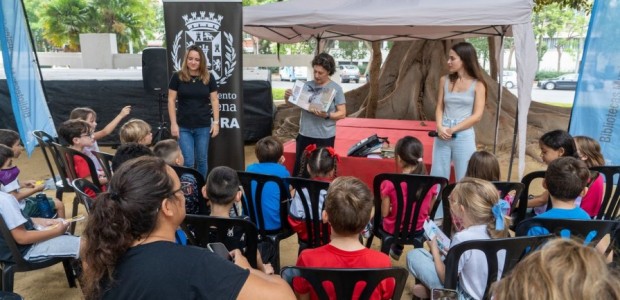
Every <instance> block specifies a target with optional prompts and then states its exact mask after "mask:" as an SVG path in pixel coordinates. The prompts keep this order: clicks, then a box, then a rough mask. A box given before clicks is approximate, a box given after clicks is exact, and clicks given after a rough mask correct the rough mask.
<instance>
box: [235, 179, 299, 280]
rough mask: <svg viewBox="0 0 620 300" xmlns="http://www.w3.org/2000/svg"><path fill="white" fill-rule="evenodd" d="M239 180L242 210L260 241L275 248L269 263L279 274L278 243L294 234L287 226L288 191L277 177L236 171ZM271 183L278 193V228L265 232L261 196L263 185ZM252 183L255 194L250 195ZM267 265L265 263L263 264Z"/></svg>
mask: <svg viewBox="0 0 620 300" xmlns="http://www.w3.org/2000/svg"><path fill="white" fill-rule="evenodd" d="M237 175H239V180H240V181H241V185H242V187H243V192H244V193H243V196H244V199H243V201H241V202H242V204H243V210H244V212H245V214H246V215H248V216H249V217H250V219H251V220H252V222H254V224H256V225H257V227H258V233H259V234H260V236H261V238H262V239H267V240H268V241H269V242H271V243H272V244H273V246H274V248H275V254H274V261H273V262H271V265H272V266H273V269H274V271H275V272H276V273H279V272H280V241H281V240H283V239H286V238H288V237H290V236H291V235H293V234H294V232H293V230H291V227H290V226H289V224H288V220H287V217H288V201H289V198H290V194H289V189H288V188H287V187H286V186H285V185H284V181H283V180H282V178H280V177H278V176H272V175H265V174H258V173H252V172H243V171H237ZM268 182H273V183H275V184H277V186H278V189H279V192H280V199H279V201H280V228H279V229H275V230H265V219H264V217H263V206H262V194H263V188H264V187H265V184H266V183H268ZM252 183H254V184H255V185H256V188H255V192H254V193H252ZM264 263H267V262H264Z"/></svg>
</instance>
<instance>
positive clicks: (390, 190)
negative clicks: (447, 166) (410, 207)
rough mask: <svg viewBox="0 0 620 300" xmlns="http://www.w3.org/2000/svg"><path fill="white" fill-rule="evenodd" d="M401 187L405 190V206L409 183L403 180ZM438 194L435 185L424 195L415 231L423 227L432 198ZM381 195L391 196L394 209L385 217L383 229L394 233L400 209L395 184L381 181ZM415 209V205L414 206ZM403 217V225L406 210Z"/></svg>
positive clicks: (391, 204)
mask: <svg viewBox="0 0 620 300" xmlns="http://www.w3.org/2000/svg"><path fill="white" fill-rule="evenodd" d="M400 188H401V189H402V191H403V201H404V202H403V203H404V205H405V206H407V183H405V182H402V183H401V184H400ZM436 195H437V187H436V186H433V187H431V189H430V190H429V191H428V193H426V196H424V199H423V200H422V207H421V208H420V213H419V215H418V220H417V222H416V227H415V231H418V230H422V229H423V225H424V220H426V219H428V215H429V213H430V209H431V207H430V206H431V199H432V198H433V197H434V196H436ZM381 197H388V198H390V206H391V207H392V209H390V213H389V214H388V215H387V216H386V217H385V218H383V230H385V231H386V232H388V233H391V234H393V233H394V225H395V224H396V211H397V210H398V203H397V201H396V188H395V187H394V184H393V183H392V182H391V181H387V180H386V181H384V182H382V183H381ZM419 203H420V202H418V205H419ZM414 209H415V206H414ZM375 213H376V212H375ZM411 217H412V218H413V213H412V214H411ZM402 218H403V219H402V220H401V226H402V223H403V222H402V221H404V220H405V214H404V212H403V215H402ZM401 229H402V227H401Z"/></svg>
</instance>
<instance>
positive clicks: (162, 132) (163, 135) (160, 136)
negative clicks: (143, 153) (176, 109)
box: [152, 92, 170, 145]
mask: <svg viewBox="0 0 620 300" xmlns="http://www.w3.org/2000/svg"><path fill="white" fill-rule="evenodd" d="M165 96H166V94H165V93H161V92H160V93H158V96H157V104H158V109H159V124H157V131H156V132H155V134H154V135H153V143H152V144H153V145H155V144H156V143H157V142H159V141H161V140H165V139H168V138H170V130H169V129H168V123H166V121H165V120H164V107H163V104H162V103H163V102H164V98H165Z"/></svg>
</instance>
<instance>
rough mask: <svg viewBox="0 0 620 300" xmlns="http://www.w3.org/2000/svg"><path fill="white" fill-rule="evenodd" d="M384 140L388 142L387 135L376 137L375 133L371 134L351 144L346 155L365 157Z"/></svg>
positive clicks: (380, 145) (379, 146)
mask: <svg viewBox="0 0 620 300" xmlns="http://www.w3.org/2000/svg"><path fill="white" fill-rule="evenodd" d="M386 142H387V143H388V144H389V142H388V138H387V137H378V136H377V135H376V134H373V135H371V136H369V137H367V138H365V139H363V140H361V141H359V142H357V143H356V144H355V145H353V146H351V148H349V151H348V152H347V156H354V157H366V156H367V155H368V154H370V153H372V152H373V151H375V150H377V149H379V148H381V147H382V146H383V143H386Z"/></svg>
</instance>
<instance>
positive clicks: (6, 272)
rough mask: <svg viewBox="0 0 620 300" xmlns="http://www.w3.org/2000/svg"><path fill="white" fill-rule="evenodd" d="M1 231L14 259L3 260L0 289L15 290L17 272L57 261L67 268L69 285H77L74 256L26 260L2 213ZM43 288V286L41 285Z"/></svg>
mask: <svg viewBox="0 0 620 300" xmlns="http://www.w3.org/2000/svg"><path fill="white" fill-rule="evenodd" d="M0 232H1V233H2V239H3V240H4V241H3V242H4V243H5V244H6V245H7V246H8V248H9V249H10V250H11V256H12V259H13V260H12V261H1V262H0V268H1V269H2V280H1V282H0V289H1V290H2V291H5V292H13V282H14V276H15V273H16V272H28V271H34V270H38V269H43V268H47V267H50V266H53V265H55V264H57V263H60V262H61V263H62V264H63V267H64V268H65V275H66V276H67V281H68V282H69V287H72V288H74V287H77V286H76V284H75V274H73V269H72V268H71V261H72V260H73V258H68V257H53V258H47V259H38V260H36V261H28V260H25V259H24V257H23V256H22V253H21V252H20V251H19V248H18V246H17V242H15V239H14V238H13V235H12V234H11V231H10V230H9V228H8V227H7V226H6V223H5V222H4V218H3V217H2V215H0ZM39 288H42V287H39Z"/></svg>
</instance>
